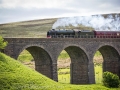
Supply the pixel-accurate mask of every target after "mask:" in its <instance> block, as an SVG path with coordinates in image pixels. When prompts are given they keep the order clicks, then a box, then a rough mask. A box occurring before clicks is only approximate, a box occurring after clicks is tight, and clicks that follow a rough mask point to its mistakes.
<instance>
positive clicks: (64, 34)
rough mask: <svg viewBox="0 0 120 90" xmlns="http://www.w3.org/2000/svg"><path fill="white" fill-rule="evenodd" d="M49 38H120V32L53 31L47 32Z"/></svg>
mask: <svg viewBox="0 0 120 90" xmlns="http://www.w3.org/2000/svg"><path fill="white" fill-rule="evenodd" d="M47 38H120V31H95V30H93V31H90V30H65V29H62V30H56V29H52V30H49V31H48V32H47Z"/></svg>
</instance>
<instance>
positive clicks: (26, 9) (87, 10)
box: [0, 0, 120, 23]
mask: <svg viewBox="0 0 120 90" xmlns="http://www.w3.org/2000/svg"><path fill="white" fill-rule="evenodd" d="M119 3H120V0H0V23H6V22H13V21H23V20H31V19H41V18H54V17H70V16H83V15H93V14H104V13H120V5H119Z"/></svg>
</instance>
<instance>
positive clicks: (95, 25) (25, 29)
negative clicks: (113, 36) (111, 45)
mask: <svg viewBox="0 0 120 90" xmlns="http://www.w3.org/2000/svg"><path fill="white" fill-rule="evenodd" d="M52 28H57V29H81V30H86V29H87V30H120V13H114V14H101V15H91V16H76V17H63V18H52V19H40V20H31V21H23V22H15V23H7V24H0V35H2V36H3V37H38V38H46V33H47V31H48V30H50V29H52Z"/></svg>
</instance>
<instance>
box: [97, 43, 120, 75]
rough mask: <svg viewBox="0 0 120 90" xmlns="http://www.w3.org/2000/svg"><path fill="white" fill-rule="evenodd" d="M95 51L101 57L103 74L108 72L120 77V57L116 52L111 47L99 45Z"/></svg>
mask: <svg viewBox="0 0 120 90" xmlns="http://www.w3.org/2000/svg"><path fill="white" fill-rule="evenodd" d="M97 50H98V51H100V53H101V54H102V56H103V72H105V71H109V72H112V73H114V74H117V75H118V76H119V77H120V55H119V52H118V50H117V49H116V48H115V47H114V46H112V45H101V46H99V48H98V49H97ZM97 50H96V51H97Z"/></svg>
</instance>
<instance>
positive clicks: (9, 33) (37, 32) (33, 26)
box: [0, 18, 57, 38]
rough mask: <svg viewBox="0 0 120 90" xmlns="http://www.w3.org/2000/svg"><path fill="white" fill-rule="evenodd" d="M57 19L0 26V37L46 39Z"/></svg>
mask: <svg viewBox="0 0 120 90" xmlns="http://www.w3.org/2000/svg"><path fill="white" fill-rule="evenodd" d="M56 20H57V19H56V18H54V19H41V20H32V21H24V22H15V23H8V24H0V35H2V36H3V37H39V38H42V37H46V32H47V31H48V30H50V29H51V28H52V25H53V24H54V22H55V21H56Z"/></svg>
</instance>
